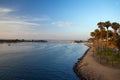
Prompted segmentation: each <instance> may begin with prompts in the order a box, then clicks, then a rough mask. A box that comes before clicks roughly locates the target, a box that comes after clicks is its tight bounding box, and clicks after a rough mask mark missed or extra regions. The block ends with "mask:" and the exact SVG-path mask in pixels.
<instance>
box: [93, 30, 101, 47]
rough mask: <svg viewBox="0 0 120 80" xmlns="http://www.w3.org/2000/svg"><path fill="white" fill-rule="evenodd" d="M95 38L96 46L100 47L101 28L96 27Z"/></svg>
mask: <svg viewBox="0 0 120 80" xmlns="http://www.w3.org/2000/svg"><path fill="white" fill-rule="evenodd" d="M94 32H95V39H96V47H97V48H98V47H99V39H100V31H99V29H95V31H94Z"/></svg>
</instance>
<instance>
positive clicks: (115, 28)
mask: <svg viewBox="0 0 120 80" xmlns="http://www.w3.org/2000/svg"><path fill="white" fill-rule="evenodd" d="M119 27H120V24H119V23H117V22H113V23H112V28H113V29H114V40H115V41H116V39H117V30H118V28H119Z"/></svg>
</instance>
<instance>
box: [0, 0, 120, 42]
mask: <svg viewBox="0 0 120 80" xmlns="http://www.w3.org/2000/svg"><path fill="white" fill-rule="evenodd" d="M100 21H102V22H105V21H111V22H118V23H120V0H0V39H49V40H87V39H88V38H90V32H92V31H94V29H96V28H97V23H98V22H100Z"/></svg>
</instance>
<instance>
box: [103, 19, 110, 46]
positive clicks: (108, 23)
mask: <svg viewBox="0 0 120 80" xmlns="http://www.w3.org/2000/svg"><path fill="white" fill-rule="evenodd" d="M110 26H111V23H110V21H106V22H105V24H104V27H106V29H107V38H106V39H107V46H108V28H109V27H110Z"/></svg>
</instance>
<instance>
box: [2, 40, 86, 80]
mask: <svg viewBox="0 0 120 80" xmlns="http://www.w3.org/2000/svg"><path fill="white" fill-rule="evenodd" d="M87 49H88V47H87V46H85V45H83V44H72V43H70V42H47V43H42V42H23V43H1V44H0V80H80V79H79V78H78V77H77V76H76V74H75V73H74V71H73V66H74V64H75V63H76V62H77V60H78V58H80V57H81V56H82V55H83V54H84V53H85V51H86V50H87Z"/></svg>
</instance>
